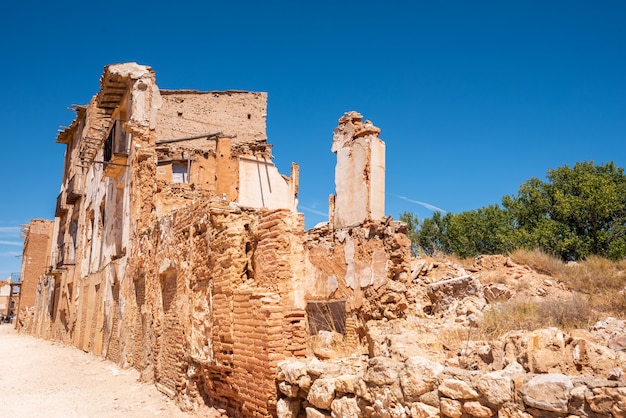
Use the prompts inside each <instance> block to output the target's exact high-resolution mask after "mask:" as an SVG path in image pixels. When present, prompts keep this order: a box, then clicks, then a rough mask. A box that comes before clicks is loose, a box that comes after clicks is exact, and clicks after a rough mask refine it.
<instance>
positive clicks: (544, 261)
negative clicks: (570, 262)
mask: <svg viewBox="0 0 626 418" xmlns="http://www.w3.org/2000/svg"><path fill="white" fill-rule="evenodd" d="M509 257H511V260H513V261H514V262H515V263H517V264H525V265H527V266H529V267H532V268H533V269H534V270H535V271H537V272H539V273H542V274H547V275H549V276H558V275H560V274H561V273H562V272H563V271H564V269H565V263H563V262H562V261H561V260H560V259H558V258H556V257H553V256H551V255H550V254H548V253H545V252H543V251H541V250H532V251H530V250H524V249H518V250H515V251H513V252H512V253H511V254H509Z"/></svg>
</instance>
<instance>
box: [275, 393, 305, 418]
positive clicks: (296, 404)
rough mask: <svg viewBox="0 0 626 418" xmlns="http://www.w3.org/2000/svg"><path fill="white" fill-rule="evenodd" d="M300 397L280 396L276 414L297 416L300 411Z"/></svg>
mask: <svg viewBox="0 0 626 418" xmlns="http://www.w3.org/2000/svg"><path fill="white" fill-rule="evenodd" d="M300 404H301V401H300V400H299V399H297V400H296V399H285V398H280V399H279V400H278V402H276V416H277V417H278V418H297V417H298V414H299V413H300Z"/></svg>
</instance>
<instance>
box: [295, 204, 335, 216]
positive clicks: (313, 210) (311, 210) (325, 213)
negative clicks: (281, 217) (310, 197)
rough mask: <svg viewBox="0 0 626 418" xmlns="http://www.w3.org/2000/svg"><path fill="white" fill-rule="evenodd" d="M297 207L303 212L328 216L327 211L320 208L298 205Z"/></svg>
mask: <svg viewBox="0 0 626 418" xmlns="http://www.w3.org/2000/svg"><path fill="white" fill-rule="evenodd" d="M298 209H301V210H302V211H303V212H310V213H314V214H316V215H320V216H328V212H322V211H321V210H316V209H311V208H307V207H306V206H298Z"/></svg>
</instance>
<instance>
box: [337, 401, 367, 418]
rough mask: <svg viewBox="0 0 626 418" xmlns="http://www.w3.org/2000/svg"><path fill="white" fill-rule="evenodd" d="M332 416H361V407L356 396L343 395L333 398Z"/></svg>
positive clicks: (339, 417) (338, 417)
mask: <svg viewBox="0 0 626 418" xmlns="http://www.w3.org/2000/svg"><path fill="white" fill-rule="evenodd" d="M330 409H331V411H332V416H333V417H337V418H359V417H360V416H361V409H360V408H359V405H358V404H357V401H356V399H355V398H347V397H342V398H338V399H335V400H333V402H332V403H331V405H330Z"/></svg>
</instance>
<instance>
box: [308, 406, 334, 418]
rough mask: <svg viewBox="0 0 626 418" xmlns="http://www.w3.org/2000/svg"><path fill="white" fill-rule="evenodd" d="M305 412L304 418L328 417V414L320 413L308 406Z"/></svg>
mask: <svg viewBox="0 0 626 418" xmlns="http://www.w3.org/2000/svg"><path fill="white" fill-rule="evenodd" d="M305 412H306V418H325V417H330V416H331V415H330V414H327V413H324V412H320V411H318V410H317V409H315V408H311V407H310V406H308V407H307V408H306V409H305Z"/></svg>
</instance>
